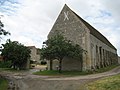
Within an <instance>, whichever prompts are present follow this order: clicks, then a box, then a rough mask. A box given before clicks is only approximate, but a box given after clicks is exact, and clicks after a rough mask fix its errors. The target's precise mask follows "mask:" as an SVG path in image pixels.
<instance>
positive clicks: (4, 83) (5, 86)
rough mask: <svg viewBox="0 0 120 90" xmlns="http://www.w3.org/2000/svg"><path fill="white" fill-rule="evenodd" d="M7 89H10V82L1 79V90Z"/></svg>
mask: <svg viewBox="0 0 120 90" xmlns="http://www.w3.org/2000/svg"><path fill="white" fill-rule="evenodd" d="M7 88H8V81H7V80H5V79H2V78H0V90H7Z"/></svg>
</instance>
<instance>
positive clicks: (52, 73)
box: [33, 65, 118, 76]
mask: <svg viewBox="0 0 120 90" xmlns="http://www.w3.org/2000/svg"><path fill="white" fill-rule="evenodd" d="M117 66H118V65H112V66H108V67H105V68H101V69H97V70H96V71H84V72H83V71H82V72H81V71H62V73H59V72H58V71H55V70H48V71H38V72H35V73H33V74H35V75H49V76H77V75H88V74H93V73H102V72H106V71H109V70H111V69H113V68H115V67H117Z"/></svg>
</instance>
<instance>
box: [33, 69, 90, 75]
mask: <svg viewBox="0 0 120 90" xmlns="http://www.w3.org/2000/svg"><path fill="white" fill-rule="evenodd" d="M90 73H91V72H80V71H62V73H59V72H58V71H55V70H49V71H39V72H35V73H33V74H35V75H50V76H74V75H87V74H90Z"/></svg>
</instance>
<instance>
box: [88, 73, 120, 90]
mask: <svg viewBox="0 0 120 90" xmlns="http://www.w3.org/2000/svg"><path fill="white" fill-rule="evenodd" d="M86 87H87V88H88V90H120V74H119V75H115V76H109V77H107V78H104V79H101V80H97V81H95V82H92V83H89V84H88V85H87V86H86Z"/></svg>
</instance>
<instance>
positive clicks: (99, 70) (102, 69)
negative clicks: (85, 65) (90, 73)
mask: <svg viewBox="0 0 120 90" xmlns="http://www.w3.org/2000/svg"><path fill="white" fill-rule="evenodd" d="M117 66H119V65H111V66H107V67H105V68H100V69H97V70H96V71H95V73H102V72H106V71H109V70H112V69H113V68H115V67H117Z"/></svg>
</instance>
